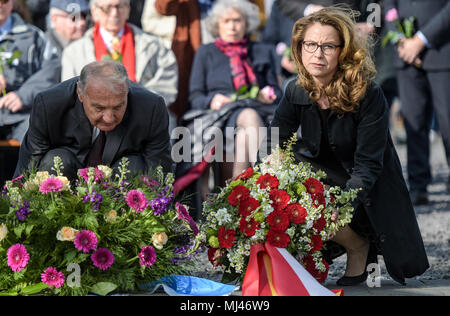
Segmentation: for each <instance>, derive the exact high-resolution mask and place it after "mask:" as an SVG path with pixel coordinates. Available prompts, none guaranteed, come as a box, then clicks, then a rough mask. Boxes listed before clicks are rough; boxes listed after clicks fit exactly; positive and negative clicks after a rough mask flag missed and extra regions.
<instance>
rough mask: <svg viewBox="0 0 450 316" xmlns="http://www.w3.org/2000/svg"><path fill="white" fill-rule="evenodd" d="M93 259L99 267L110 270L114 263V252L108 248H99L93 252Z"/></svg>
mask: <svg viewBox="0 0 450 316" xmlns="http://www.w3.org/2000/svg"><path fill="white" fill-rule="evenodd" d="M91 260H92V262H93V263H94V266H96V267H97V268H100V269H102V270H108V269H109V267H111V266H112V264H113V263H114V254H113V253H112V252H111V251H110V250H108V249H106V248H98V249H97V251H95V252H94V253H93V254H92V256H91Z"/></svg>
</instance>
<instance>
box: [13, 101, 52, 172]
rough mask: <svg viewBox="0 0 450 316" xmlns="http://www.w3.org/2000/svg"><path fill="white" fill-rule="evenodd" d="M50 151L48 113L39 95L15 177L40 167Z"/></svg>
mask: <svg viewBox="0 0 450 316" xmlns="http://www.w3.org/2000/svg"><path fill="white" fill-rule="evenodd" d="M49 150H50V137H49V133H48V124H47V111H46V108H45V106H44V101H43V97H42V95H41V94H38V95H37V97H36V99H35V101H34V106H33V107H32V110H31V115H30V126H29V128H28V131H27V133H26V134H25V138H24V140H23V142H22V144H21V146H20V152H19V160H18V163H17V167H16V171H15V176H19V175H20V173H21V172H23V171H27V170H29V169H30V168H31V167H32V166H37V165H39V162H40V161H41V159H42V157H44V155H45V154H46V153H47V152H48V151H49Z"/></svg>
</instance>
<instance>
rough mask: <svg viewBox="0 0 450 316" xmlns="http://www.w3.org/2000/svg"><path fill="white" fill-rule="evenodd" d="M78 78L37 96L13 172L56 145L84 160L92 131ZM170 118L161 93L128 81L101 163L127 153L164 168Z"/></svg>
mask: <svg viewBox="0 0 450 316" xmlns="http://www.w3.org/2000/svg"><path fill="white" fill-rule="evenodd" d="M77 82H78V77H75V78H73V79H70V80H67V81H65V82H63V83H60V84H59V85H57V86H55V87H53V88H51V89H48V90H46V91H43V92H41V93H39V94H38V95H37V96H36V99H35V102H34V103H35V104H34V106H33V110H32V112H31V117H30V127H29V129H28V132H27V134H26V135H25V138H24V141H23V143H22V145H21V148H20V157H19V162H18V165H17V168H16V174H18V173H19V172H21V171H22V170H27V169H28V168H29V167H30V166H31V163H32V162H33V163H34V164H35V165H37V166H39V162H40V160H41V159H42V158H43V157H44V155H45V154H46V153H47V152H48V151H49V150H52V149H55V148H65V149H68V150H70V151H71V152H72V153H73V154H74V155H75V156H76V157H77V158H78V160H79V161H80V162H81V163H82V164H83V163H84V162H85V160H86V157H87V155H88V153H89V151H90V150H91V147H92V144H91V139H92V130H93V127H92V126H91V124H90V122H89V120H88V118H87V116H86V115H85V113H84V109H83V105H82V103H81V102H80V100H79V99H78V96H77V93H76V86H77ZM168 124H169V118H168V113H167V109H166V105H165V103H164V100H163V98H162V97H160V96H158V95H156V94H154V93H152V92H149V91H148V90H147V89H145V88H143V87H141V86H139V85H137V84H135V83H131V82H130V88H129V93H128V106H127V110H126V112H125V115H124V118H123V120H122V122H121V123H120V124H119V125H118V126H117V127H116V128H115V129H114V130H113V131H111V132H108V133H107V139H106V144H105V148H104V152H103V161H104V163H105V164H107V165H112V164H113V163H115V162H116V161H118V160H120V159H121V158H122V157H123V156H126V155H136V154H138V155H142V157H143V158H144V161H145V163H146V166H147V168H150V167H151V168H155V167H157V166H158V165H162V167H163V168H164V171H166V172H168V171H170V169H171V166H172V160H171V157H170V138H169V132H168Z"/></svg>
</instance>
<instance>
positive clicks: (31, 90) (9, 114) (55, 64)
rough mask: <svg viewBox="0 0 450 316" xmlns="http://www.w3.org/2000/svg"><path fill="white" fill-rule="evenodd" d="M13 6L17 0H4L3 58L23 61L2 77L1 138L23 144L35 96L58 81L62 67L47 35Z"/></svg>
mask: <svg viewBox="0 0 450 316" xmlns="http://www.w3.org/2000/svg"><path fill="white" fill-rule="evenodd" d="M13 4H14V3H13V0H2V1H0V47H1V48H2V49H3V52H2V53H1V57H2V58H5V59H6V58H10V57H12V56H14V52H20V57H19V58H13V61H11V62H10V63H8V62H7V63H5V65H4V71H3V73H2V74H0V91H2V90H3V94H1V93H0V139H15V140H17V141H19V142H21V141H22V139H23V137H24V135H25V132H26V131H27V129H28V118H29V115H30V111H31V108H32V105H33V100H34V97H35V96H36V94H37V93H38V92H40V91H42V90H45V89H47V88H49V87H51V86H52V85H54V84H56V83H57V82H58V78H59V73H60V71H61V64H60V61H59V58H58V55H57V52H56V49H55V48H54V47H53V45H51V43H50V42H49V40H48V39H47V38H46V37H45V34H44V33H43V32H42V31H41V30H39V29H38V28H37V27H35V26H33V25H30V24H27V23H25V22H24V21H23V20H22V18H21V17H20V16H19V15H18V14H16V13H12V10H13ZM16 57H17V56H16Z"/></svg>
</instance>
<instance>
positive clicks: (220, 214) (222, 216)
mask: <svg viewBox="0 0 450 316" xmlns="http://www.w3.org/2000/svg"><path fill="white" fill-rule="evenodd" d="M215 218H216V219H217V223H218V224H219V225H220V226H222V225H225V224H230V223H231V222H232V218H231V215H230V214H229V213H228V210H227V209H226V208H221V209H218V210H217V212H216V215H215Z"/></svg>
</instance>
